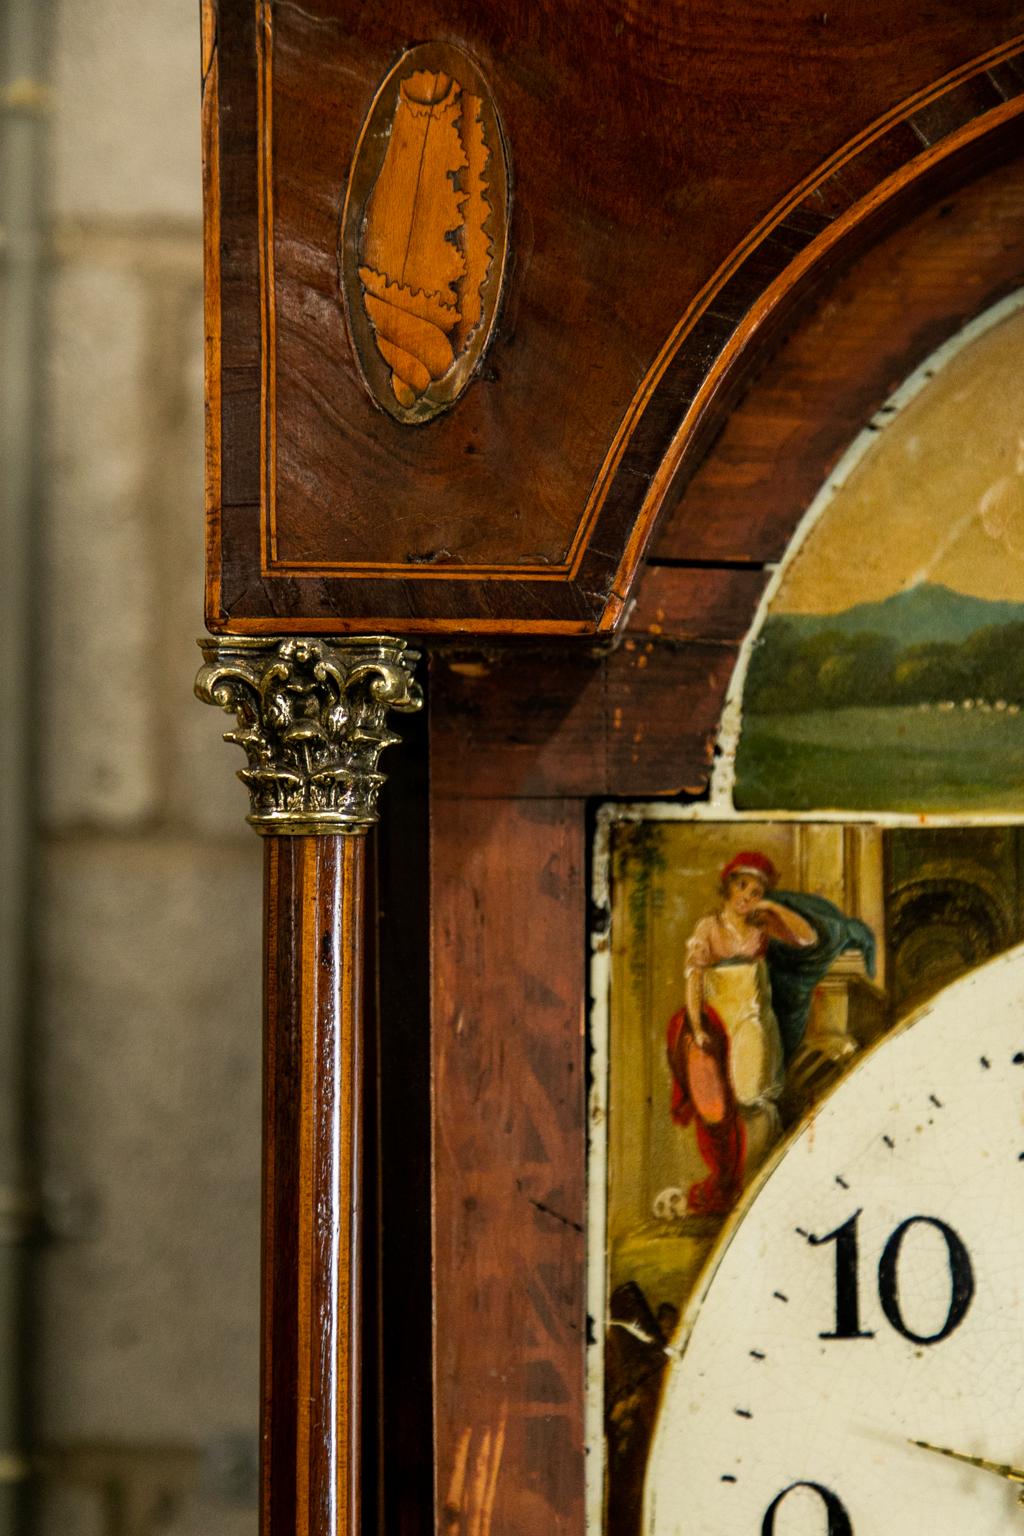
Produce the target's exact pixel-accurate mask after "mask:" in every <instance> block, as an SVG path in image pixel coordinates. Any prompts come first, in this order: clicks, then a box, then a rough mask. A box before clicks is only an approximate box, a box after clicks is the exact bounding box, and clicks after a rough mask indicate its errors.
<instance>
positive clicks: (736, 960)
mask: <svg viewBox="0 0 1024 1536" xmlns="http://www.w3.org/2000/svg"><path fill="white" fill-rule="evenodd" d="M777 884H778V873H777V871H776V869H775V866H774V864H773V863H772V861H771V859H769V858H767V857H766V855H765V854H763V853H758V852H743V853H738V854H737V855H736V856H735V858H733V859H730V861H729V863H728V864H727V865H726V866H725V868H724V869H723V870H722V874H721V880H720V890H721V897H722V900H721V904H720V906H719V908H718V910H717V911H716V912H713V913H710V914H709V915H708V916H706V917H702V918H701V919H700V921H699V922H698V923H697V925H696V927H695V928H694V930H693V933H692V934H691V935H690V938H689V940H688V941H687V945H686V993H685V1006H684V1007H683V1008H681V1009H680V1010H679V1012H678V1013H677V1014H675V1015H674V1016H673V1018H672V1019H671V1020H670V1022H669V1028H668V1057H669V1064H670V1066H671V1068H672V1075H673V1093H672V1116H673V1119H675V1120H676V1122H677V1123H678V1124H680V1125H689V1124H690V1123H691V1121H693V1122H695V1124H696V1131H697V1145H698V1148H699V1150H700V1154H701V1156H702V1158H703V1159H704V1162H705V1164H706V1165H707V1169H708V1176H707V1178H706V1179H703V1180H700V1181H698V1182H697V1183H696V1184H694V1185H693V1186H692V1187H691V1189H690V1191H689V1195H688V1199H687V1204H688V1207H689V1209H690V1211H692V1212H693V1213H695V1214H704V1215H722V1214H724V1213H725V1212H726V1211H728V1210H730V1209H731V1208H732V1206H733V1205H734V1204H735V1201H736V1198H737V1196H738V1194H739V1193H740V1190H741V1189H742V1188H743V1185H744V1183H745V1182H746V1181H747V1180H748V1179H749V1178H750V1176H751V1174H752V1173H753V1172H754V1171H755V1169H756V1168H757V1167H758V1166H759V1165H760V1164H761V1162H763V1160H764V1158H765V1156H766V1155H767V1153H768V1151H769V1150H770V1148H771V1147H772V1145H773V1143H774V1142H775V1141H776V1140H777V1139H778V1136H779V1132H780V1130H781V1122H780V1119H779V1111H778V1099H779V1096H780V1094H781V1092H782V1088H783V1082H784V1076H785V1068H786V1064H787V1063H788V1061H789V1060H790V1059H791V1057H792V1055H793V1054H794V1052H795V1050H796V1049H797V1047H798V1046H799V1044H800V1042H801V1041H802V1039H803V1036H804V1032H805V1030H806V1026H807V1017H808V1013H809V1011H810V1005H811V998H812V996H813V992H814V987H815V986H816V984H817V982H818V981H819V980H820V979H821V977H822V976H823V975H824V974H825V972H826V971H827V970H828V968H829V966H830V965H831V964H832V961H833V960H834V959H835V958H836V956H837V955H839V954H840V953H842V951H843V950H846V949H860V950H862V951H863V952H864V955H865V958H866V961H867V966H868V970H869V973H870V972H871V971H873V969H874V938H873V935H872V933H871V931H870V929H868V928H867V927H865V925H864V924H863V923H861V922H859V921H858V920H857V919H855V918H848V917H846V916H844V914H843V913H842V912H840V911H839V909H838V908H837V907H835V906H833V904H832V903H831V902H829V901H825V900H824V898H822V897H820V896H807V895H803V894H797V893H796V892H785V893H783V892H779V893H778V894H777V896H776V897H775V898H774V899H772V898H771V897H770V896H769V894H768V893H769V892H770V891H774V890H775V887H776V886H777Z"/></svg>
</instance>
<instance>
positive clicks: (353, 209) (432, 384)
mask: <svg viewBox="0 0 1024 1536" xmlns="http://www.w3.org/2000/svg"><path fill="white" fill-rule="evenodd" d="M508 187H509V177H508V163H507V155H506V150H505V143H504V139H503V137H502V132H501V127H500V125H499V122H498V116H497V112H496V110H495V107H494V103H493V101H492V99H491V94H490V91H489V89H488V86H487V83H486V81H485V80H484V79H483V77H482V76H481V74H480V71H479V70H478V69H477V67H476V65H475V64H474V63H473V62H472V60H471V59H470V58H469V57H468V55H467V54H465V53H463V52H462V50H461V49H459V48H456V47H454V46H452V45H451V44H447V43H425V44H423V45H422V46H421V47H418V48H412V49H410V50H409V51H408V52H407V53H405V54H403V55H402V57H401V59H399V61H398V63H397V64H396V65H395V67H394V69H392V71H391V73H390V74H389V75H388V76H387V78H386V79H385V80H384V83H383V84H382V85H381V87H380V89H379V90H378V92H377V95H376V97H375V98H374V102H373V106H372V107H371V109H370V113H369V116H368V117H367V119H366V122H365V123H364V125H363V129H362V132H361V134H360V136H359V143H358V145H357V147H356V153H355V157H354V159H353V162H352V170H351V173H350V176H349V184H348V191H347V193H346V197H345V208H344V212H343V215H342V225H341V249H340V253H339V255H340V268H341V285H342V290H343V293H344V297H345V307H346V310H347V313H348V320H349V328H350V333H351V337H352V344H353V347H354V348H355V353H356V356H357V358H358V360H359V366H360V369H361V371H362V374H363V378H364V379H365V381H366V386H367V388H368V389H369V391H370V393H371V394H372V396H373V397H374V399H375V400H376V401H377V403H378V404H379V405H381V406H382V407H383V408H384V409H385V410H386V411H388V412H390V414H391V415H392V416H394V417H396V418H397V419H398V420H399V421H402V422H423V421H429V420H430V418H431V417H432V416H436V415H437V414H438V412H440V411H444V410H446V409H447V408H448V407H449V406H450V405H452V404H453V403H454V402H455V401H456V400H457V399H458V397H459V395H461V393H462V391H463V390H464V389H465V387H466V385H467V384H468V383H469V380H470V378H471V377H472V374H473V370H474V369H475V368H476V365H477V363H478V362H479V361H480V358H481V357H482V355H483V352H484V349H485V348H486V346H487V342H488V340H489V338H490V334H491V331H492V329H493V326H494V320H495V315H496V313H497V308H498V299H499V296H500V293H501V282H502V275H503V272H504V267H505V256H506V250H507V243H508V242H507V235H508V201H509V196H508Z"/></svg>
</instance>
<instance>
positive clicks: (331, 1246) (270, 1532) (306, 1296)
mask: <svg viewBox="0 0 1024 1536" xmlns="http://www.w3.org/2000/svg"><path fill="white" fill-rule="evenodd" d="M200 645H201V646H202V649H203V654H204V657H205V665H204V666H203V668H202V669H201V671H200V673H199V676H198V678H197V680H196V693H197V695H198V696H199V698H201V699H203V700H204V701H205V702H206V703H210V704H217V705H220V707H221V708H223V709H225V710H227V711H228V712H230V713H234V714H235V716H236V719H237V725H236V728H235V729H234V730H232V731H229V732H227V733H226V735H225V738H224V739H225V740H226V741H233V742H236V743H237V744H238V745H239V746H241V747H242V748H243V749H244V750H245V753H246V757H247V759H248V762H247V766H246V767H245V768H242V769H241V770H240V771H239V778H241V779H242V780H243V782H244V783H245V784H246V786H247V787H248V789H249V794H250V800H251V811H250V814H249V817H248V820H249V822H250V823H251V825H252V826H253V827H254V828H255V829H256V831H257V832H259V833H261V834H262V835H263V836H265V837H266V838H267V843H266V858H265V864H264V967H265V969H264V1089H263V1093H264V1111H263V1236H262V1341H261V1367H260V1372H261V1442H260V1455H261V1494H260V1510H261V1513H260V1531H261V1536H293V1533H295V1536H356V1533H357V1532H358V1531H359V1530H360V1478H359V1459H360V1416H359V1400H360V1391H361V1387H360V1382H361V1359H360V1348H361V1329H360V1317H361V1305H360V1278H359V1277H360V1270H361V1265H362V1253H363V1248H364V1242H365V1240H366V1238H365V1233H364V1230H363V1218H362V1204H363V1202H362V1198H361V1183H362V1155H363V1147H362V1143H363V1102H362V1099H363V1095H362V1064H363V1016H364V966H365V955H366V947H367V934H366V914H365V864H366V856H365V853H366V838H365V833H366V832H367V831H368V830H369V828H370V827H371V826H372V825H373V824H374V822H375V820H376V816H377V808H376V803H377V795H378V791H379V789H380V786H381V784H382V783H383V782H384V779H383V775H382V774H381V773H379V772H378V763H379V759H380V754H381V752H382V751H383V749H384V748H385V747H387V746H390V745H392V744H393V743H395V742H396V741H398V739H399V738H398V737H397V736H396V735H395V734H394V732H393V731H392V730H391V729H390V728H389V724H388V717H389V715H390V712H391V711H392V710H398V711H413V710H416V709H418V708H419V707H420V704H421V702H422V697H421V694H420V690H419V687H418V686H417V684H416V683H415V682H414V681H413V676H412V674H413V670H414V667H415V664H416V661H417V659H418V656H417V653H416V652H415V651H412V650H409V649H407V647H406V645H405V642H404V641H402V640H395V639H391V638H387V637H380V636H370V637H363V636H360V637H346V638H341V639H329V640H328V639H307V638H305V637H298V636H296V637H290V638H287V639H279V638H278V639H262V638H258V639H253V638H249V637H242V638H239V637H232V638H221V639H211V640H202V641H200Z"/></svg>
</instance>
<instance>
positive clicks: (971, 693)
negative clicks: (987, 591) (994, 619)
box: [744, 618, 1024, 715]
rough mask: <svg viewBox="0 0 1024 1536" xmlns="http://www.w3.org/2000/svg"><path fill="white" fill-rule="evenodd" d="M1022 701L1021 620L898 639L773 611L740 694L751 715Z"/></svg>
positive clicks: (1023, 650)
mask: <svg viewBox="0 0 1024 1536" xmlns="http://www.w3.org/2000/svg"><path fill="white" fill-rule="evenodd" d="M965 701H966V702H967V703H968V704H969V705H973V706H974V707H978V706H979V705H982V706H983V705H985V704H988V705H989V706H990V707H992V708H995V707H997V706H1003V707H1007V706H1011V705H1016V706H1020V705H1024V623H1013V624H999V625H992V626H990V627H987V628H984V629H979V630H976V631H975V633H974V634H972V635H970V636H969V637H968V638H967V639H966V640H963V641H961V642H959V643H957V642H951V641H941V640H934V641H924V642H918V643H915V644H911V645H901V644H900V642H899V641H898V640H894V639H893V638H891V637H890V636H888V635H881V634H870V633H869V634H850V633H844V632H843V631H842V630H841V629H838V628H837V629H827V630H824V631H822V632H820V633H816V634H810V635H808V634H807V633H806V632H805V631H802V629H801V625H800V623H799V621H798V620H797V621H794V620H792V619H786V618H772V619H769V620H768V622H767V623H766V624H765V627H764V630H763V632H762V635H761V638H760V639H759V641H758V643H757V645H756V646H755V649H754V653H753V656H752V657H751V663H750V671H749V673H748V677H747V683H746V689H745V693H744V705H745V708H746V709H747V710H748V711H750V712H751V713H753V714H765V715H774V714H799V713H804V712H807V711H809V710H819V709H849V708H852V707H854V706H858V705H862V706H872V705H873V706H879V705H889V706H893V705H915V704H918V705H920V704H934V705H939V704H942V703H947V704H949V703H953V704H961V705H962V704H963V703H964V702H965Z"/></svg>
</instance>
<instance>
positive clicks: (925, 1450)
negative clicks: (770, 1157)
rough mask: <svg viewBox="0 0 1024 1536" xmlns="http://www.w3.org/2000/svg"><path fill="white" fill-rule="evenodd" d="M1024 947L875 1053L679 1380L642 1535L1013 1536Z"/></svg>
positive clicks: (703, 1322) (1019, 1523)
mask: <svg viewBox="0 0 1024 1536" xmlns="http://www.w3.org/2000/svg"><path fill="white" fill-rule="evenodd" d="M1022 1277H1024V950H1014V951H1011V952H1009V953H1008V954H1006V955H1004V956H1002V957H1000V959H998V960H996V961H993V962H992V963H991V964H989V965H988V966H986V967H984V968H983V969H981V970H979V971H976V972H974V973H973V974H972V975H971V976H969V977H967V978H965V979H964V980H963V981H961V982H959V983H957V984H956V985H955V986H953V987H951V988H949V989H948V990H947V991H946V992H944V993H943V994H942V995H941V996H940V997H939V998H938V999H937V1000H936V1001H935V1003H934V1004H933V1005H931V1006H930V1007H929V1008H928V1009H926V1010H923V1011H922V1013H921V1014H920V1015H919V1016H917V1017H916V1018H915V1019H914V1020H912V1021H910V1022H909V1023H908V1024H907V1025H905V1026H904V1027H903V1028H902V1029H901V1030H900V1031H898V1032H897V1033H896V1034H894V1035H892V1036H890V1037H889V1038H888V1039H887V1040H886V1041H885V1042H884V1043H883V1044H881V1045H880V1046H879V1047H878V1048H877V1049H876V1050H875V1051H874V1052H873V1053H871V1054H870V1055H868V1056H866V1057H865V1059H864V1060H863V1062H862V1063H861V1064H860V1065H859V1066H858V1067H856V1068H855V1069H854V1070H853V1071H852V1072H851V1073H850V1075H849V1076H848V1077H847V1078H846V1079H845V1081H844V1082H843V1083H842V1084H841V1085H840V1087H839V1088H838V1089H837V1090H836V1091H835V1093H834V1094H833V1095H832V1096H831V1098H830V1099H829V1100H828V1101H827V1102H826V1103H825V1104H824V1105H823V1106H821V1107H820V1108H819V1109H818V1111H817V1113H816V1115H815V1116H814V1118H813V1121H811V1122H809V1123H807V1124H806V1125H805V1126H804V1127H803V1129H802V1130H801V1131H800V1132H799V1133H798V1134H797V1135H796V1137H795V1138H794V1139H793V1141H791V1142H790V1143H789V1145H788V1147H786V1148H785V1149H784V1150H783V1152H782V1153H781V1155H780V1156H779V1157H778V1158H777V1160H776V1161H775V1163H774V1164H773V1166H772V1167H771V1169H770V1170H769V1171H768V1172H767V1173H766V1174H765V1175H764V1176H763V1178H762V1180H761V1181H760V1183H759V1184H758V1185H757V1186H756V1187H755V1189H754V1190H753V1191H752V1193H751V1196H750V1198H749V1199H748V1201H747V1204H746V1206H745V1208H744V1209H743V1210H742V1211H741V1212H740V1213H739V1214H738V1216H737V1218H736V1219H735V1220H734V1222H733V1223H732V1225H731V1227H730V1229H729V1230H728V1231H727V1233H726V1235H725V1237H724V1238H723V1240H722V1242H721V1244H720V1245H719V1247H718V1249H717V1250H716V1253H715V1255H714V1256H713V1257H712V1261H711V1263H710V1265H709V1267H708V1269H707V1271H706V1273H705V1276H704V1280H703V1283H702V1285H701V1286H700V1287H699V1289H698V1294H697V1296H696V1297H695V1299H694V1302H693V1303H692V1304H691V1306H690V1308H689V1311H688V1313H687V1315H686V1317H685V1318H684V1320H683V1324H682V1326H681V1329H680V1333H679V1336H678V1338H677V1339H676V1341H675V1344H674V1354H673V1359H672V1362H671V1364H670V1366H669V1368H668V1371H667V1373H666V1385H665V1389H664V1393H663V1397H662V1402H661V1407H660V1413H659V1421H658V1426H657V1429H656V1432H655V1439H654V1445H653V1448H652V1454H651V1458H650V1463H649V1468H648V1475H647V1485H646V1490H645V1497H644V1516H643V1529H644V1533H645V1536H690V1533H692V1536H895V1533H899V1536H917V1533H920V1536H1002V1533H1010V1536H1012V1532H1013V1531H1015V1530H1017V1529H1019V1530H1020V1531H1021V1533H1022V1536H1024V1508H1022V1507H1021V1505H1020V1503H1019V1502H1018V1498H1019V1495H1020V1493H1021V1485H1022V1484H1024V1471H1021V1472H1018V1470H1017V1469H1018V1468H1020V1467H1022V1466H1024V1284H1022Z"/></svg>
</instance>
